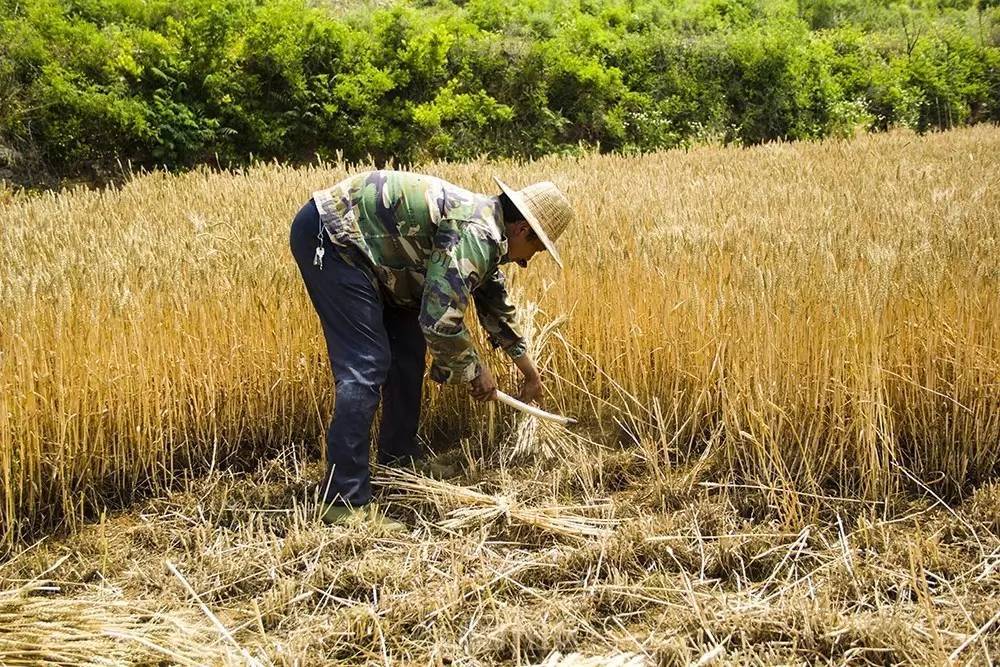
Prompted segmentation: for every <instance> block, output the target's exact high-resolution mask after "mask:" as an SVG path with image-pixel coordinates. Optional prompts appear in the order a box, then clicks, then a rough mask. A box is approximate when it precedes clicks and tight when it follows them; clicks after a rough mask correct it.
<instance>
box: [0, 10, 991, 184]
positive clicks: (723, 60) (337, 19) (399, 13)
mask: <svg viewBox="0 0 1000 667" xmlns="http://www.w3.org/2000/svg"><path fill="white" fill-rule="evenodd" d="M913 2H914V4H913V5H912V6H911V5H905V4H899V3H896V2H890V1H889V0H879V1H878V2H874V3H865V2H859V1H858V0H802V1H801V2H799V3H797V4H794V5H793V4H789V3H785V2H780V1H778V0H771V1H769V0H684V1H683V2H679V3H674V4H664V3H660V2H658V1H657V0H573V1H572V2H571V1H570V0H468V1H467V2H463V3H457V4H455V3H452V2H450V1H449V0H413V1H412V2H410V1H408V0H398V1H397V2H396V3H395V4H392V5H389V6H385V7H383V8H377V9H371V7H370V5H363V4H359V5H358V8H359V9H358V11H357V12H355V13H351V12H349V11H348V12H347V13H341V14H339V15H338V14H334V13H331V12H330V11H326V10H321V9H317V8H313V7H310V6H308V5H307V4H305V2H304V0H177V1H176V2H168V1H167V0H21V1H20V2H18V3H16V4H11V3H5V4H4V5H3V6H2V7H0V56H2V57H0V84H2V88H0V91H2V92H0V157H2V158H3V161H4V164H6V165H8V166H9V165H10V164H11V163H14V162H19V163H21V164H22V165H27V164H29V163H30V164H35V165H42V166H43V167H47V169H48V170H49V171H50V172H52V173H54V174H56V175H59V176H70V175H76V174H88V173H89V174H91V175H100V174H101V173H106V172H108V171H113V170H115V169H116V166H115V165H116V163H117V162H118V161H122V162H124V161H131V162H132V163H133V164H136V165H141V166H153V165H165V166H167V167H170V168H177V167H188V166H191V165H194V164H197V163H199V162H204V161H208V160H215V159H216V158H218V159H219V160H221V161H222V162H223V163H224V164H233V165H239V164H244V163H246V162H247V161H249V160H250V159H251V158H253V157H256V158H265V159H269V158H279V159H283V160H291V161H306V160H311V159H312V158H313V157H314V156H316V155H319V156H321V157H330V156H333V155H335V154H341V155H343V156H345V157H346V158H348V159H351V160H358V159H364V158H366V157H369V156H370V157H372V158H373V159H375V160H376V161H378V162H385V161H389V160H394V161H395V162H397V163H407V162H411V161H414V160H423V159H429V158H434V159H454V160H465V159H470V158H473V157H476V156H479V155H483V154H489V155H493V156H516V157H533V156H537V155H541V154H545V153H552V152H566V151H575V150H579V148H580V147H581V146H589V147H596V148H599V149H600V150H602V151H622V152H642V151H649V150H656V149H661V148H666V147H670V146H677V145H685V144H690V143H694V142H698V141H703V140H706V139H721V140H723V141H729V142H738V143H744V144H751V143H757V142H762V141H770V140H774V139H803V138H820V137H825V136H831V135H835V136H845V135H850V134H851V133H853V132H855V131H856V130H858V129H859V128H860V129H871V130H883V129H887V128H889V127H892V126H894V125H906V126H909V127H912V128H914V129H916V130H918V131H921V132H923V131H927V130H931V129H939V128H947V127H951V126H954V125H957V124H963V123H972V122H980V121H997V120H1000V48H998V45H997V44H998V41H1000V37H998V35H1000V8H996V7H995V6H994V5H995V3H993V2H992V1H991V2H986V0H979V1H978V2H975V1H973V0H949V1H948V2H940V3H936V4H934V5H933V6H932V5H930V4H926V5H925V3H921V2H918V0H913ZM414 3H418V4H414ZM0 167H2V168H7V167H5V166H3V165H0Z"/></svg>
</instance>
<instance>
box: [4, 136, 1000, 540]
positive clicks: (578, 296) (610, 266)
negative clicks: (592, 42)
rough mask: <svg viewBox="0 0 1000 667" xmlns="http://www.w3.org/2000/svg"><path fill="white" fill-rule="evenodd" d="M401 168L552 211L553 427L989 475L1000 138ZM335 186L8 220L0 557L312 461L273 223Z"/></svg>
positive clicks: (678, 447) (736, 474) (954, 477)
mask: <svg viewBox="0 0 1000 667" xmlns="http://www.w3.org/2000/svg"><path fill="white" fill-rule="evenodd" d="M353 168H360V167H353ZM420 169H423V170H426V171H428V172H431V173H434V174H437V175H440V176H442V177H444V178H446V179H449V180H452V181H453V182H456V183H459V184H462V185H464V186H466V187H469V188H470V189H481V191H485V192H491V191H492V190H491V187H490V185H489V183H490V177H491V175H493V174H498V175H499V176H501V177H502V178H504V179H507V180H508V181H509V182H512V183H516V184H518V185H522V184H527V183H528V182H532V181H535V180H542V179H551V180H553V181H555V182H556V183H558V184H559V185H560V186H561V187H562V188H564V190H565V191H566V192H567V194H568V196H569V197H570V199H571V201H572V202H573V203H574V205H575V208H576V210H577V214H578V218H577V220H576V222H575V224H574V226H573V227H572V228H571V229H570V230H569V231H568V232H567V234H566V236H565V237H564V240H563V243H562V245H563V248H564V252H563V254H564V256H565V257H566V260H567V266H566V270H565V272H564V273H563V274H562V275H558V274H557V273H556V270H555V267H554V266H553V265H552V263H551V262H550V261H549V260H547V259H542V260H538V261H537V262H536V264H537V266H532V267H531V269H530V270H527V271H521V272H514V273H512V274H511V275H510V277H511V282H512V285H513V287H512V289H513V290H514V292H515V294H516V299H517V301H518V302H520V303H522V304H525V305H527V304H531V308H530V311H531V314H532V320H533V322H532V324H531V326H532V327H533V328H537V329H539V330H541V329H542V328H545V327H546V326H547V325H551V326H548V327H547V328H548V330H547V331H546V334H547V335H546V336H545V338H546V340H545V341H544V344H543V345H541V346H536V347H538V349H537V354H538V355H539V357H540V359H542V361H543V362H544V363H543V366H544V373H545V377H546V381H547V387H548V391H549V399H548V400H549V403H548V405H549V407H550V408H552V409H557V410H559V411H561V412H563V413H565V414H571V415H574V416H576V417H578V418H579V419H580V420H581V421H583V422H584V423H585V424H587V425H588V427H589V431H588V432H589V433H591V434H596V435H597V436H599V437H604V438H605V439H607V438H609V437H610V438H611V439H612V440H617V441H636V442H638V441H641V440H643V439H653V440H655V441H656V442H658V443H660V446H661V449H662V451H661V452H660V454H661V459H662V465H664V466H670V465H673V464H676V463H678V462H683V461H690V460H693V459H698V458H702V459H705V460H707V461H709V462H710V463H711V465H712V466H713V468H714V469H715V470H716V471H718V473H719V475H720V476H722V477H725V478H726V479H739V480H742V481H743V482H746V483H750V484H765V485H767V486H769V487H773V488H775V489H779V490H788V491H797V492H808V493H817V492H819V491H820V490H823V489H825V490H827V491H832V492H835V493H838V494H842V495H850V496H854V497H859V498H866V499H878V498H880V497H882V496H884V495H885V494H887V493H892V492H895V491H898V490H900V489H901V488H905V487H907V486H913V485H928V486H930V487H931V488H932V489H933V490H934V491H935V492H936V493H939V494H941V495H949V494H951V495H954V494H955V493H958V492H960V491H961V490H962V489H963V488H966V487H967V486H968V485H970V484H975V483H977V482H980V481H982V480H985V479H988V478H989V477H990V476H991V475H992V474H994V473H995V471H996V469H997V462H998V460H1000V453H998V444H1000V188H998V187H997V186H998V181H997V174H998V173H1000V131H998V130H997V129H996V128H991V127H977V128H973V129H968V130H961V131H957V132H951V133H946V134H939V135H933V136H926V137H916V136H913V135H909V134H892V135H882V136H873V137H866V138H861V139H858V140H856V141H853V142H839V141H831V142H825V143H817V144H774V145H766V146H761V147H757V148H751V149H734V148H720V147H705V148H697V149H693V150H690V151H687V152H681V151H671V152H666V153H660V154H655V155H648V156H644V157H616V156H600V155H593V156H587V157H583V158H577V159H573V158H566V159H558V158H552V159H544V160H540V161H537V162H532V163H529V164H509V163H506V164H505V163H501V164H496V165H494V164H489V163H486V162H483V163H474V164H463V165H452V164H431V165H424V166H422V167H420ZM348 170H349V168H348V167H346V166H344V165H319V166H313V167H309V168H300V169H293V168H289V167H283V166H275V165H263V166H258V167H255V168H252V169H248V170H246V171H241V172H236V173H215V172H209V171H196V172H193V173H188V174H182V175H167V174H162V173H155V174H149V175H144V176H139V177H136V178H134V179H133V180H131V181H130V182H128V183H127V184H126V185H124V186H123V187H121V188H120V189H108V190H104V191H85V190H82V189H76V190H71V191H68V192H63V193H58V194H52V193H49V194H43V195H38V196H33V197H19V198H16V199H14V200H13V201H11V202H9V203H7V204H5V205H3V207H2V208H0V262H2V264H0V275H2V276H3V282H2V283H0V284H2V288H0V303H2V307H3V312H4V313H5V316H4V318H3V320H2V322H0V340H2V346H0V354H2V356H0V385H2V386H3V392H2V395H0V527H2V532H3V537H4V541H5V542H6V543H8V544H10V543H12V542H13V541H14V540H16V539H17V538H18V537H19V536H21V535H23V534H28V533H30V532H31V531H34V530H36V529H37V528H39V527H51V526H52V525H54V524H55V523H56V522H68V523H69V524H74V523H75V522H77V521H78V520H79V519H80V518H81V517H86V516H88V515H91V514H93V511H94V510H95V508H100V507H102V506H104V505H105V504H108V503H110V504H111V505H114V504H116V503H122V502H124V503H127V502H128V501H129V499H130V498H131V497H132V496H133V494H135V493H136V491H137V490H138V489H152V490H155V489H157V488H159V485H161V484H162V483H163V482H164V480H166V479H169V478H171V477H172V475H173V474H174V473H176V471H178V470H184V469H193V468H198V467H199V466H202V467H204V466H208V467H211V466H212V465H218V464H220V463H222V462H233V461H240V460H243V461H252V460H253V459H254V457H257V456H260V455H262V454H264V453H267V452H270V453H274V452H279V451H281V450H282V449H283V448H285V447H287V446H288V445H289V443H292V442H301V441H309V442H313V443H315V442H317V441H318V439H319V437H320V436H321V434H322V428H323V424H324V422H325V420H326V417H327V415H328V414H329V410H330V405H331V402H332V395H331V380H330V377H329V372H328V369H327V367H326V362H325V357H324V355H323V346H322V339H321V337H320V330H319V327H318V326H317V322H316V319H315V314H314V313H313V312H312V311H311V309H310V307H309V304H308V301H307V299H306V297H305V293H304V290H303V288H302V286H301V284H300V279H299V277H298V275H297V273H296V269H295V266H294V263H293V262H292V261H291V258H290V254H289V252H288V249H287V231H288V225H289V221H290V219H291V216H292V215H293V214H294V212H295V211H296V210H297V207H298V206H300V205H301V204H302V202H303V201H305V199H306V198H307V197H308V193H309V192H311V190H313V189H318V188H320V187H323V186H325V185H328V184H330V183H332V182H335V181H336V180H339V179H340V178H341V177H343V176H344V175H345V173H346V172H347V171H348ZM515 271H516V270H515ZM481 342H482V341H481V339H480V343H481ZM493 359H494V361H495V362H496V363H495V364H494V367H495V368H498V369H506V367H505V366H504V365H503V360H502V359H500V358H499V357H493ZM514 380H515V377H514V376H513V375H510V374H509V373H508V374H507V375H506V376H505V381H507V382H508V386H509V385H510V383H512V382H514ZM510 388H511V389H514V387H510ZM505 416H506V415H504V414H503V413H502V412H501V411H500V410H498V409H496V408H492V407H491V408H489V409H487V410H485V411H484V410H479V411H478V412H476V409H474V408H473V407H472V406H471V405H470V402H469V401H468V400H467V399H466V398H465V397H464V395H463V394H462V393H461V392H457V391H454V390H450V389H449V390H444V391H439V390H437V388H433V387H432V388H431V389H430V390H429V399H428V408H427V411H426V415H425V418H424V429H423V432H424V433H425V436H426V437H427V438H428V439H430V440H435V441H443V440H447V439H448V438H451V439H452V441H453V442H454V441H456V440H457V439H458V438H460V437H461V436H462V435H463V434H464V435H466V436H467V435H468V434H470V433H474V432H480V431H482V430H483V429H484V428H485V429H486V430H488V431H489V435H490V436H491V437H494V438H495V436H496V435H497V433H498V432H499V431H501V430H502V429H503V428H504V424H503V420H504V418H505ZM508 421H509V420H508Z"/></svg>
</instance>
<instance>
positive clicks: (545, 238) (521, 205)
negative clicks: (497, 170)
mask: <svg viewBox="0 0 1000 667" xmlns="http://www.w3.org/2000/svg"><path fill="white" fill-rule="evenodd" d="M493 180H494V181H496V182H497V185H499V186H500V189H501V190H503V193H504V194H505V195H507V196H508V197H510V200H511V202H513V203H514V206H516V207H517V210H518V211H520V212H521V215H523V216H524V219H525V220H527V222H528V226H530V227H531V230H532V231H533V232H535V235H536V236H538V238H539V239H541V241H542V245H544V246H545V249H546V250H548V251H549V254H550V255H552V259H554V260H556V264H557V265H558V266H559V268H560V269H561V268H563V263H562V257H560V256H559V251H558V250H556V244H555V243H553V242H552V241H551V239H549V235H548V234H546V233H545V230H544V229H542V225H541V224H539V222H538V219H537V218H535V215H534V214H533V213H532V212H531V210H530V209H529V208H528V204H527V202H526V201H525V200H524V197H522V196H521V194H520V193H519V192H518V191H517V190H512V189H511V188H509V187H507V184H506V183H504V182H503V181H501V180H500V179H499V178H497V177H496V176H494V177H493Z"/></svg>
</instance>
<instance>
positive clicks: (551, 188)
mask: <svg viewBox="0 0 1000 667" xmlns="http://www.w3.org/2000/svg"><path fill="white" fill-rule="evenodd" d="M493 180H494V181H496V182H497V185H499V186H500V189H501V190H503V192H504V194H505V195H507V196H508V197H510V200H511V201H512V202H514V206H516V207H517V210H519V211H520V212H521V213H522V214H524V219H525V220H527V221H528V224H529V225H530V226H531V229H532V230H534V232H535V234H537V235H538V238H540V239H541V240H542V244H543V245H545V249H546V250H548V251H549V254H550V255H552V259H554V260H556V264H558V265H559V268H560V269H561V268H562V265H563V264H562V258H560V257H559V252H558V251H557V250H556V245H555V242H556V240H557V239H558V238H559V237H560V236H561V235H562V233H563V231H565V230H566V226H567V225H569V223H570V221H571V220H572V219H573V209H572V207H571V206H570V205H569V201H568V200H567V199H566V196H565V195H563V193H562V192H560V191H559V188H557V187H556V186H555V184H553V183H550V182H549V181H542V182H541V183H533V184H532V185H529V186H528V187H526V188H524V189H523V190H511V189H510V188H509V187H507V184H506V183H504V182H503V181H501V180H500V179H499V178H497V177H496V176H494V177H493Z"/></svg>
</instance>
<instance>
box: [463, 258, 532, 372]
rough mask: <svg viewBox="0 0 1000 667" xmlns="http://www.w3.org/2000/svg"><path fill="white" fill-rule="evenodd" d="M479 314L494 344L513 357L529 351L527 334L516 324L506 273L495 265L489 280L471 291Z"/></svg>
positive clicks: (480, 321)
mask: <svg viewBox="0 0 1000 667" xmlns="http://www.w3.org/2000/svg"><path fill="white" fill-rule="evenodd" d="M472 299H473V301H475V303H476V315H478V316H479V323H480V324H482V325H483V329H485V330H486V334H487V336H489V339H490V343H492V344H493V347H499V348H503V351H504V352H506V353H507V355H508V356H509V357H510V358H511V359H517V358H518V357H520V356H521V355H523V354H524V353H525V352H527V349H528V348H527V345H526V344H525V341H524V337H523V336H521V333H520V332H519V331H518V330H517V327H515V326H514V304H512V303H511V302H510V297H508V295H507V285H506V283H504V278H503V273H501V272H500V269H499V268H494V269H493V273H491V274H490V275H489V276H488V277H487V278H486V280H484V281H483V282H482V284H481V285H480V286H479V288H478V289H476V291H474V292H473V293H472Z"/></svg>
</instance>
